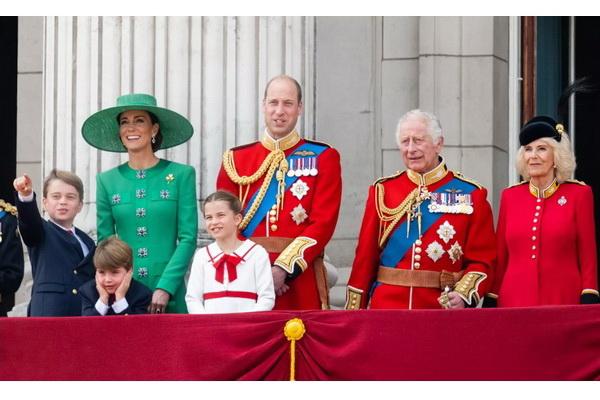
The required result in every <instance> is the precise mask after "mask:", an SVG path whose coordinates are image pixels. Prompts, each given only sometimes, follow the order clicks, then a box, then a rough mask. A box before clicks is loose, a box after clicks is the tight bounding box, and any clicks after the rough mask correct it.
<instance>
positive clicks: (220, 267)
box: [214, 254, 242, 283]
mask: <svg viewBox="0 0 600 400" xmlns="http://www.w3.org/2000/svg"><path fill="white" fill-rule="evenodd" d="M241 261H242V258H241V257H240V256H238V255H237V254H223V257H221V258H219V261H217V262H215V263H214V266H215V269H216V270H217V271H216V272H215V280H216V281H217V282H219V283H223V279H224V278H225V268H227V276H228V277H229V282H233V281H235V280H236V279H237V272H236V267H237V265H238V264H239V263H240V262H241Z"/></svg>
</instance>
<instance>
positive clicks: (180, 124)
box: [81, 105, 194, 153]
mask: <svg viewBox="0 0 600 400" xmlns="http://www.w3.org/2000/svg"><path fill="white" fill-rule="evenodd" d="M130 110H144V111H148V112H151V113H152V114H154V115H155V116H156V118H158V124H159V125H160V132H161V134H162V137H163V140H162V143H161V145H160V148H159V149H168V148H170V147H174V146H177V145H180V144H182V143H184V142H186V141H188V140H189V139H190V138H191V137H192V135H193V134H194V128H193V127H192V124H190V121H188V120H187V118H185V117H184V116H183V115H181V114H178V113H176V112H175V111H171V110H169V109H166V108H162V107H154V106H147V105H131V106H117V107H110V108H106V109H104V110H100V111H98V112H96V113H95V114H92V115H91V116H90V117H88V119H86V120H85V122H84V123H83V126H82V127H81V133H82V134H83V138H84V139H85V141H86V142H87V143H89V145H90V146H92V147H95V148H97V149H99V150H105V151H112V152H116V153H125V152H127V149H126V148H125V146H123V143H121V139H120V137H119V122H118V121H117V117H118V116H119V114H121V113H122V112H124V111H130Z"/></svg>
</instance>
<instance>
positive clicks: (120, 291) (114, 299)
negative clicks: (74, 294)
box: [79, 235, 152, 316]
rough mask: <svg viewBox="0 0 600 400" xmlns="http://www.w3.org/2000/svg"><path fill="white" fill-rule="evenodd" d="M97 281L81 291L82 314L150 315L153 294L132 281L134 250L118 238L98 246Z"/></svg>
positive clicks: (95, 256) (90, 282) (108, 239)
mask: <svg viewBox="0 0 600 400" xmlns="http://www.w3.org/2000/svg"><path fill="white" fill-rule="evenodd" d="M94 266H95V267H96V279H95V281H89V282H87V283H85V284H84V285H83V286H82V287H81V288H80V289H79V293H80V294H81V306H82V309H81V315H84V316H94V315H96V316H98V315H127V314H146V313H147V312H148V306H149V305H150V300H152V291H151V290H150V289H148V288H147V287H146V286H144V284H143V283H140V282H138V281H136V280H132V279H131V275H132V267H133V256H132V252H131V247H129V246H128V245H127V243H125V242H124V241H122V240H120V239H119V238H117V237H116V236H114V235H113V236H109V237H108V238H107V239H106V240H103V241H102V242H100V243H98V247H97V248H96V254H95V255H94Z"/></svg>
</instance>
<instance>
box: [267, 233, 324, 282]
mask: <svg viewBox="0 0 600 400" xmlns="http://www.w3.org/2000/svg"><path fill="white" fill-rule="evenodd" d="M315 244H317V241H316V240H315V239H311V238H309V237H306V236H299V237H297V238H296V239H294V241H293V242H292V243H290V244H289V245H288V247H286V248H285V250H283V251H282V252H281V254H279V257H277V259H276V260H275V262H274V263H273V264H274V265H277V266H278V267H279V268H282V269H283V270H284V271H285V272H287V273H288V274H290V275H293V274H294V264H296V265H297V266H298V267H300V269H301V270H302V272H304V271H305V270H306V267H307V266H308V264H307V263H306V260H305V259H304V251H305V250H306V249H308V248H309V247H311V246H314V245H315Z"/></svg>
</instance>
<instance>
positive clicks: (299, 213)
mask: <svg viewBox="0 0 600 400" xmlns="http://www.w3.org/2000/svg"><path fill="white" fill-rule="evenodd" d="M290 214H291V215H292V219H293V220H294V222H295V223H296V225H300V224H301V223H303V222H304V221H306V218H308V214H307V213H306V210H305V209H304V207H302V204H298V205H297V206H296V207H294V209H293V210H292V212H291V213H290Z"/></svg>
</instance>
